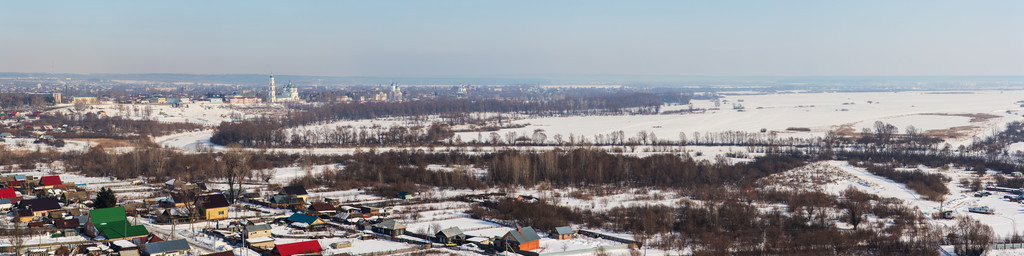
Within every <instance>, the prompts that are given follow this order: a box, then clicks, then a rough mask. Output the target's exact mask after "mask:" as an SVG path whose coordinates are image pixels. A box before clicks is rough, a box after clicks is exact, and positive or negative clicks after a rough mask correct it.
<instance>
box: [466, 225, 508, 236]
mask: <svg viewBox="0 0 1024 256" xmlns="http://www.w3.org/2000/svg"><path fill="white" fill-rule="evenodd" d="M511 230H513V228H509V227H494V228H487V229H477V230H470V231H465V230H463V233H466V235H470V236H482V237H496V236H503V235H505V234H507V233H508V232H509V231H511Z"/></svg>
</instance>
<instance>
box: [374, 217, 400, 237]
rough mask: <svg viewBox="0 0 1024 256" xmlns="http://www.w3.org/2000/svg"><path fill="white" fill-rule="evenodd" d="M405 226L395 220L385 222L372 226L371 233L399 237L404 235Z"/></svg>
mask: <svg viewBox="0 0 1024 256" xmlns="http://www.w3.org/2000/svg"><path fill="white" fill-rule="evenodd" d="M405 229H406V227H405V225H403V224H402V223H398V222H397V221H395V220H385V221H383V222H381V223H377V224H374V225H373V232H377V233H381V234H385V235H389V236H400V235H404V234H405Z"/></svg>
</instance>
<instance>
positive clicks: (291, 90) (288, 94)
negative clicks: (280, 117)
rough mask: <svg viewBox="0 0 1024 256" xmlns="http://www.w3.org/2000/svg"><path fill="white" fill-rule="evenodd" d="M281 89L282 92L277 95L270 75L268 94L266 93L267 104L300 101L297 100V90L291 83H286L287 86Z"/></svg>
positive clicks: (272, 76) (272, 77)
mask: <svg viewBox="0 0 1024 256" xmlns="http://www.w3.org/2000/svg"><path fill="white" fill-rule="evenodd" d="M282 89H283V90H281V94H280V95H278V94H277V87H276V86H275V85H274V75H273V74H271V75H270V92H268V93H267V102H268V103H278V102H299V101H301V100H299V88H298V87H296V86H295V85H293V84H292V83H291V82H288V85H285V86H284V88H282Z"/></svg>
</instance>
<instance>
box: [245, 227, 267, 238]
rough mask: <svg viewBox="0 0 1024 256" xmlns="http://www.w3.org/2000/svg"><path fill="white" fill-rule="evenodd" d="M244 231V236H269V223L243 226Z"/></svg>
mask: <svg viewBox="0 0 1024 256" xmlns="http://www.w3.org/2000/svg"><path fill="white" fill-rule="evenodd" d="M244 232H245V234H244V235H245V237H261V236H270V225H267V224H256V225H250V226H245V229H244Z"/></svg>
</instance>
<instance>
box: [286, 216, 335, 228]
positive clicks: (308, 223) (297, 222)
mask: <svg viewBox="0 0 1024 256" xmlns="http://www.w3.org/2000/svg"><path fill="white" fill-rule="evenodd" d="M288 222H291V225H292V226H295V227H299V228H309V227H313V226H317V225H321V224H326V223H327V222H325V221H324V220H323V219H320V217H316V216H313V215H309V214H302V213H296V214H292V216H290V217H288Z"/></svg>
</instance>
